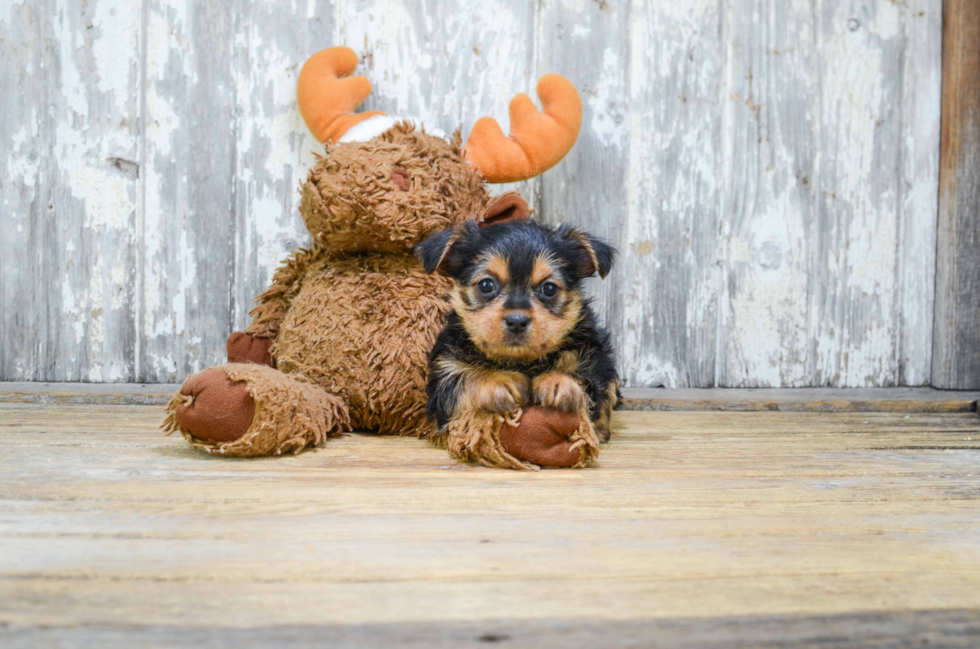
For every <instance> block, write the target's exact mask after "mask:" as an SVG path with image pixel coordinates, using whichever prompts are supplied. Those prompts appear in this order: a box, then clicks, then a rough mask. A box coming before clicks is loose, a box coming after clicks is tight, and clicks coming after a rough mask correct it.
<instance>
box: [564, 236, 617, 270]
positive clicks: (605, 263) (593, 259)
mask: <svg viewBox="0 0 980 649" xmlns="http://www.w3.org/2000/svg"><path fill="white" fill-rule="evenodd" d="M559 233H560V234H561V235H563V236H564V237H565V238H566V239H568V240H569V241H570V242H571V243H572V249H573V251H574V256H575V272H576V273H577V274H578V276H579V277H591V276H592V275H595V274H596V273H599V277H602V278H603V279H604V278H605V277H606V275H608V274H609V271H610V269H611V268H612V264H613V259H614V258H615V256H616V249H615V248H613V247H612V246H610V245H609V244H608V243H606V242H605V241H603V240H602V239H599V238H598V237H594V236H592V235H591V234H588V233H586V232H582V231H581V230H579V229H578V228H573V227H572V226H569V225H563V226H562V227H561V229H560V230H559Z"/></svg>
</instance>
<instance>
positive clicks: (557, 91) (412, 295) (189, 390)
mask: <svg viewBox="0 0 980 649" xmlns="http://www.w3.org/2000/svg"><path fill="white" fill-rule="evenodd" d="M356 67H357V55H356V54H355V53H354V52H353V51H352V50H350V49H348V48H346V47H333V48H330V49H327V50H324V51H322V52H319V53H318V54H316V55H314V56H313V57H311V58H310V59H309V60H308V61H307V62H306V64H305V65H304V66H303V69H302V71H301V72H300V76H299V83H298V90H297V94H298V100H299V106H300V110H301V112H302V114H303V117H304V119H305V120H306V123H307V125H308V126H309V127H310V130H311V131H312V132H313V134H314V135H315V136H316V137H317V139H318V140H320V141H321V142H324V143H325V155H324V156H323V157H320V158H318V160H317V163H316V166H315V167H314V168H313V169H311V170H310V172H309V175H308V178H307V181H306V182H305V183H304V184H303V187H302V190H301V191H302V201H301V204H300V212H301V214H302V216H303V220H304V221H305V223H306V226H307V228H308V229H309V231H310V235H311V237H312V245H311V246H310V248H309V249H301V250H298V251H296V252H294V253H293V254H292V255H291V256H290V257H289V258H288V259H287V260H286V261H285V262H284V264H283V265H282V266H281V267H280V268H279V269H278V270H277V271H276V273H275V275H274V277H273V282H272V286H270V287H269V289H268V290H266V291H265V292H264V293H263V294H262V295H260V296H259V297H258V298H257V300H256V301H257V303H258V305H257V306H256V307H255V309H253V310H252V312H251V315H252V316H253V320H252V323H251V324H250V325H249V327H248V328H247V329H246V330H245V331H244V332H238V333H234V334H232V335H231V337H230V338H229V339H228V364H227V365H222V366H220V367H212V368H210V369H207V370H204V371H203V372H199V373H197V374H194V375H192V376H190V377H188V378H187V380H186V381H185V382H184V385H183V386H182V387H181V389H180V391H179V392H178V393H177V394H176V395H175V396H174V398H173V399H172V400H171V402H170V404H169V406H168V408H167V410H168V414H167V419H166V421H165V422H164V428H165V429H166V430H168V431H174V430H176V431H180V433H181V434H182V435H183V436H184V437H185V438H186V439H187V441H189V442H190V443H191V444H193V445H194V446H196V447H198V448H201V449H204V450H206V451H208V452H211V453H217V454H222V455H228V456H254V455H269V454H281V453H287V452H293V453H295V452H299V451H301V450H303V449H305V448H307V447H309V446H314V445H317V444H320V443H321V442H323V441H324V440H325V439H326V438H328V437H331V436H336V435H339V434H340V433H341V432H342V431H346V430H351V429H352V428H358V429H371V430H375V431H378V432H381V433H388V434H395V435H415V436H426V437H428V438H429V439H431V440H432V441H433V442H435V443H437V444H439V445H442V446H445V447H446V448H448V449H449V452H450V454H451V455H453V457H456V458H459V459H465V460H470V461H476V462H480V463H483V464H487V465H492V466H501V467H510V468H523V469H533V468H536V467H539V466H564V467H569V466H582V465H583V464H585V463H587V462H588V461H590V460H592V459H594V458H595V457H596V456H597V454H598V443H597V440H596V437H595V433H594V431H593V429H592V425H591V423H590V422H588V421H587V420H586V421H582V419H581V418H580V417H579V416H578V415H575V414H574V413H572V414H569V413H561V412H558V411H554V410H545V409H542V408H540V407H530V408H526V409H525V410H524V412H523V413H517V414H516V416H512V417H511V418H510V419H509V420H508V421H505V420H504V418H503V417H500V416H498V415H490V414H487V413H480V412H473V413H464V414H463V415H462V416H461V417H460V418H459V420H458V421H456V422H454V423H453V425H452V426H450V427H449V430H448V432H446V433H445V434H444V435H439V436H437V435H436V434H435V433H436V431H435V427H434V426H433V424H432V423H431V422H430V421H428V420H427V418H426V415H425V406H426V394H425V385H426V380H425V379H426V376H425V375H426V362H427V357H428V354H429V351H430V349H431V348H432V345H433V342H434V340H435V338H436V336H437V335H438V334H439V331H440V329H441V327H442V323H443V320H444V318H445V316H446V314H447V313H448V312H449V309H450V307H449V302H448V300H447V294H448V290H449V287H450V280H449V279H447V278H445V277H442V276H440V275H427V274H426V273H425V271H424V270H423V269H422V267H421V265H420V264H419V262H418V261H417V260H416V259H415V258H414V257H413V256H412V248H413V247H414V246H415V245H416V244H417V243H418V242H420V241H421V240H423V239H424V238H425V237H426V236H427V235H429V234H431V233H432V232H436V231H438V230H442V229H444V228H447V227H450V226H452V225H455V224H457V223H459V222H460V221H462V220H464V219H476V220H478V222H480V223H490V222H497V221H500V220H507V219H513V218H527V217H528V216H529V214H530V210H529V209H528V207H527V203H526V202H525V201H524V199H522V198H521V197H520V196H518V195H517V194H516V193H514V192H510V193H507V194H504V195H502V196H499V197H496V198H491V197H490V196H489V194H488V193H487V190H486V188H485V182H491V183H492V182H508V181H514V180H521V179H526V178H531V177H533V176H535V175H537V174H539V173H541V172H543V171H545V170H546V169H548V168H550V167H551V166H553V165H554V164H556V163H557V162H558V161H559V160H561V158H562V157H563V156H564V155H565V154H566V153H567V152H568V150H569V149H570V148H571V147H572V145H573V144H574V142H575V139H576V137H577V136H578V131H579V127H580V124H581V119H582V105H581V101H580V99H579V96H578V93H577V92H576V90H575V88H574V87H573V86H572V85H571V84H570V83H569V82H568V81H567V80H565V79H564V78H562V77H559V76H557V75H548V76H545V77H543V78H542V79H541V80H540V82H539V83H538V95H539V97H540V98H541V102H542V104H543V108H544V110H543V112H538V110H537V109H536V108H535V107H534V105H533V104H532V103H531V100H530V99H529V98H528V97H527V96H526V95H523V94H522V95H518V96H517V97H515V98H514V100H513V101H512V102H511V105H510V118H511V130H512V135H511V136H510V137H507V136H505V135H504V134H503V132H502V131H501V130H500V127H499V126H498V125H497V123H496V122H495V121H494V120H493V119H491V118H487V117H484V118H482V119H481V120H479V121H478V122H477V123H476V125H475V126H474V128H473V131H472V133H471V134H470V138H469V141H468V142H467V144H466V146H465V148H464V147H463V146H462V142H461V138H460V135H459V132H458V131H457V132H456V133H455V135H454V136H453V137H452V139H451V140H448V141H447V140H446V139H445V138H442V137H438V136H436V135H432V134H427V133H426V132H425V130H424V129H421V128H418V129H417V128H416V127H415V126H414V125H413V124H412V123H410V122H407V121H395V120H394V119H393V118H390V117H388V116H386V115H384V114H382V113H377V112H367V113H359V114H354V113H353V110H354V109H355V108H356V107H357V106H358V105H360V103H361V102H363V101H364V99H365V98H367V96H368V95H369V94H370V92H371V84H370V82H369V81H368V80H367V79H365V78H363V77H360V76H355V77H347V76H346V75H349V74H350V73H351V72H353V71H354V69H355V68H356Z"/></svg>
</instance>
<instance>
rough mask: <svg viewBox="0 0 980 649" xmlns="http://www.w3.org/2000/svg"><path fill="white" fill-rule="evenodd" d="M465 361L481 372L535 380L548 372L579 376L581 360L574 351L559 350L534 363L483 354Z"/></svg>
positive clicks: (469, 357) (475, 355)
mask: <svg viewBox="0 0 980 649" xmlns="http://www.w3.org/2000/svg"><path fill="white" fill-rule="evenodd" d="M467 356H468V357H467V358H466V359H465V361H466V362H467V363H468V364H470V365H472V366H474V367H476V368H479V369H481V370H488V371H508V372H520V373H521V374H524V375H525V376H527V377H528V378H532V379H533V378H535V377H536V376H540V375H541V374H544V373H546V372H560V373H562V374H572V375H574V374H577V373H578V370H579V365H580V362H581V359H580V357H579V353H578V352H577V351H574V350H558V351H554V352H552V353H550V354H548V355H546V356H543V357H541V358H538V359H535V360H533V361H509V362H508V361H496V360H494V359H489V358H487V357H485V356H483V355H482V354H479V353H478V352H477V353H472V354H468V355H467Z"/></svg>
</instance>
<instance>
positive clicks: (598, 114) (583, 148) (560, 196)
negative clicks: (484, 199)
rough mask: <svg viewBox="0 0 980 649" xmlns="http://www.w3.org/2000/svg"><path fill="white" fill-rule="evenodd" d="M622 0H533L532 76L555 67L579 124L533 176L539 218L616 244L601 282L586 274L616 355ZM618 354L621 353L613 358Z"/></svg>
mask: <svg viewBox="0 0 980 649" xmlns="http://www.w3.org/2000/svg"><path fill="white" fill-rule="evenodd" d="M628 9H629V6H628V3H583V2H579V1H577V0H547V1H545V2H542V3H541V4H540V5H539V15H538V30H537V38H536V40H537V42H538V54H537V61H538V62H537V65H538V76H541V75H543V74H548V73H552V72H554V73H559V74H562V75H564V76H565V77H567V78H568V79H569V80H570V81H571V82H572V83H573V84H575V87H576V88H577V89H578V91H579V94H580V95H581V97H582V104H583V116H582V130H581V133H580V134H579V138H578V141H577V142H576V143H575V146H574V147H573V148H572V151H571V152H570V153H569V154H568V155H567V156H566V157H565V159H564V160H563V161H562V162H561V163H559V164H558V165H557V166H555V167H554V168H552V169H551V170H549V171H548V172H546V173H545V174H544V175H543V176H542V177H541V201H540V204H539V208H541V212H540V214H539V218H541V219H542V220H544V221H547V222H550V223H573V224H575V225H578V226H580V227H582V228H583V229H585V230H586V231H588V232H590V233H592V234H595V235H597V236H600V237H602V238H603V239H605V240H606V241H608V242H610V243H611V244H613V245H614V246H616V248H617V249H618V250H619V260H618V261H617V263H616V264H615V265H614V266H613V271H612V273H611V274H610V275H609V277H607V278H606V279H605V280H604V281H599V280H592V284H591V285H590V286H588V290H589V291H590V293H592V294H593V296H594V298H595V303H594V305H593V306H594V308H595V310H596V313H597V314H598V316H599V319H600V320H601V321H603V322H605V323H606V324H607V326H608V327H609V330H610V334H611V335H612V338H613V345H614V347H615V348H616V349H617V350H619V354H620V355H621V356H622V355H623V354H624V353H625V354H626V355H628V354H629V350H628V349H627V348H626V347H625V344H624V343H625V339H626V331H625V327H624V326H623V324H624V323H623V320H622V319H621V318H620V317H619V315H620V314H621V313H623V311H624V309H625V306H626V295H625V293H624V291H623V290H622V289H623V287H626V286H628V285H629V281H628V279H627V275H626V273H625V266H624V264H623V263H622V262H623V259H624V257H625V256H626V255H628V254H629V251H628V247H629V242H628V241H627V240H626V237H625V236H624V235H625V232H626V231H625V228H623V227H621V224H623V223H625V222H626V219H627V201H626V178H627V163H628V151H629V107H628V102H629V97H628V95H627V76H628V71H629V40H628V38H625V37H624V36H625V35H626V34H628V32H629V11H628ZM621 360H622V359H621Z"/></svg>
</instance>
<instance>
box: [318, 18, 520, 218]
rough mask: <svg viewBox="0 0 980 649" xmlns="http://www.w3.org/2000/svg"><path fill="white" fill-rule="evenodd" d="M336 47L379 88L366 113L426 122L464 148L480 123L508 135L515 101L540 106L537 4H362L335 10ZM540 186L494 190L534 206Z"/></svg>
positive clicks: (496, 187) (505, 186)
mask: <svg viewBox="0 0 980 649" xmlns="http://www.w3.org/2000/svg"><path fill="white" fill-rule="evenodd" d="M336 15H337V29H336V32H335V41H336V44H338V45H341V44H344V45H347V46H349V47H351V48H353V49H354V50H355V51H356V52H357V53H358V54H359V55H360V56H361V66H360V69H359V73H360V74H364V75H365V76H367V77H368V78H369V79H370V80H371V83H372V84H374V92H373V93H372V95H371V96H370V97H369V98H368V99H367V101H365V102H364V106H363V108H364V109H365V110H381V111H384V112H386V113H388V114H389V115H392V116H398V117H405V118H410V119H416V120H420V121H421V122H422V123H423V124H424V125H425V127H426V130H427V131H428V132H430V133H431V132H440V131H441V132H444V133H445V134H446V135H449V136H451V135H452V133H453V131H455V130H456V129H457V128H459V129H462V132H463V138H464V141H465V138H466V135H467V134H468V133H469V131H470V128H472V126H473V124H474V123H475V122H476V120H478V119H479V118H480V117H482V116H484V115H489V116H491V117H494V118H496V119H497V121H498V122H499V123H500V125H501V128H503V130H504V131H505V132H506V131H507V130H508V112H507V107H508V105H509V103H510V100H511V98H512V97H513V96H514V95H516V94H518V93H520V92H526V93H528V94H529V95H530V96H531V97H532V98H535V99H536V96H535V94H534V86H535V84H536V83H537V77H536V76H535V72H536V65H535V63H536V62H535V54H534V53H535V49H534V48H535V31H534V28H535V17H536V3H532V2H526V1H525V0H487V1H484V2H478V3H472V4H470V3H458V2H453V1H452V0H421V1H418V2H405V1H398V2H391V1H389V0H360V1H358V2H350V3H343V4H341V5H338V6H337V8H336ZM538 183H539V181H538V180H537V179H533V180H531V181H525V182H521V183H508V184H503V185H494V186H491V193H492V194H498V193H502V192H504V191H507V190H509V189H516V190H518V191H520V192H521V194H522V195H524V196H525V197H526V198H527V199H528V201H529V202H530V203H531V204H532V207H533V206H534V204H535V202H536V200H535V199H536V198H537V195H538V193H539V189H538V188H539V184H538Z"/></svg>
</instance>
